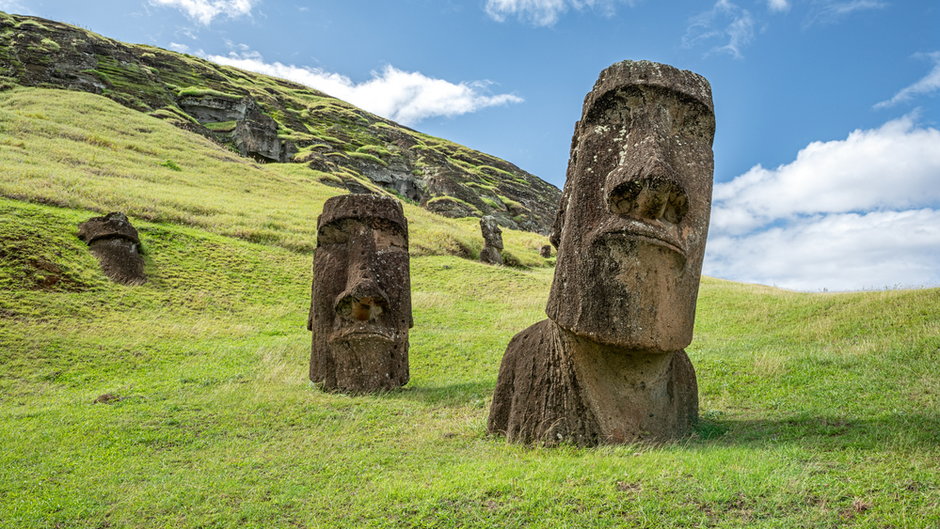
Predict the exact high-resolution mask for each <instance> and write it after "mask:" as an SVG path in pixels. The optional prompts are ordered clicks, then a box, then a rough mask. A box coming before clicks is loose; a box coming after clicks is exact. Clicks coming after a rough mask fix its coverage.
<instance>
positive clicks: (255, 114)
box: [179, 95, 297, 163]
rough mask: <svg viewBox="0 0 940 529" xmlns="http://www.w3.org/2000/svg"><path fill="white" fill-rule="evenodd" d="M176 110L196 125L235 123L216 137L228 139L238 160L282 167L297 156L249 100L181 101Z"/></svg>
mask: <svg viewBox="0 0 940 529" xmlns="http://www.w3.org/2000/svg"><path fill="white" fill-rule="evenodd" d="M179 106H180V108H182V109H183V110H184V111H185V112H186V113H187V114H189V115H190V116H192V117H194V118H196V119H197V120H198V121H199V122H200V123H204V124H205V123H225V122H235V128H234V130H233V131H231V132H217V133H216V134H217V135H220V136H223V137H228V138H230V139H231V141H232V142H233V143H234V144H235V147H237V148H238V151H239V152H240V153H241V155H242V156H251V157H252V158H255V159H257V160H259V161H267V162H282V163H284V162H289V161H290V160H291V158H292V157H293V156H294V153H296V152H297V147H296V146H294V144H293V143H292V142H290V141H287V140H282V139H280V138H278V136H277V122H276V121H274V119H272V118H271V117H270V116H268V115H266V114H265V113H264V112H262V111H261V108H260V107H259V106H258V103H257V102H255V99H254V98H253V97H250V96H248V97H243V98H240V99H236V98H231V97H226V96H223V95H202V96H190V97H181V98H180V99H179Z"/></svg>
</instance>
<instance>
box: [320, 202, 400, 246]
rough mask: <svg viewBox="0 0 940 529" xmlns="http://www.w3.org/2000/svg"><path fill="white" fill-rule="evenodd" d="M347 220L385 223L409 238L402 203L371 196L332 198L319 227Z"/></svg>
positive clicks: (325, 207) (321, 217) (326, 205)
mask: <svg viewBox="0 0 940 529" xmlns="http://www.w3.org/2000/svg"><path fill="white" fill-rule="evenodd" d="M346 219H357V220H377V221H385V222H387V223H389V224H390V225H391V226H393V227H395V228H397V229H398V230H400V231H401V232H402V233H403V234H404V235H405V237H406V239H407V236H408V222H407V221H406V220H405V214H404V211H403V210H402V207H401V203H400V202H398V201H397V200H395V199H393V198H390V197H384V196H379V195H371V194H364V193H361V194H356V193H352V194H348V195H339V196H336V197H332V198H330V199H329V200H327V201H326V203H324V204H323V213H322V214H321V215H320V217H319V219H318V221H317V225H318V226H319V227H323V226H326V225H328V224H331V223H333V222H338V221H342V220H346Z"/></svg>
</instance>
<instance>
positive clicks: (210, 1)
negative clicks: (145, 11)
mask: <svg viewBox="0 0 940 529" xmlns="http://www.w3.org/2000/svg"><path fill="white" fill-rule="evenodd" d="M259 1H260V0H150V3H152V4H155V5H160V6H167V7H175V8H177V9H179V10H180V11H182V12H183V13H185V14H186V15H187V16H188V17H190V18H192V19H194V20H196V21H197V22H199V23H200V24H203V25H209V24H210V23H211V22H212V20H213V19H215V18H216V17H218V16H220V15H224V16H226V17H229V18H235V17H239V16H244V15H248V14H251V10H252V8H254V6H255V4H257V3H258V2H259Z"/></svg>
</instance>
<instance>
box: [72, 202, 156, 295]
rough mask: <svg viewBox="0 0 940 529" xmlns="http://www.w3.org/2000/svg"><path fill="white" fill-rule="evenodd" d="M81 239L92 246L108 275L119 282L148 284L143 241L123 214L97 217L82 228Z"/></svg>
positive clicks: (84, 223) (80, 228)
mask: <svg viewBox="0 0 940 529" xmlns="http://www.w3.org/2000/svg"><path fill="white" fill-rule="evenodd" d="M78 238H79V239H81V240H82V241H84V242H85V243H86V244H88V247H89V249H90V250H91V253H93V254H94V255H95V257H97V258H98V262H99V263H100V264H101V269H102V271H104V274H105V275H106V276H108V277H109V278H111V280H112V281H114V282H116V283H123V284H125V285H139V284H141V283H144V282H146V281H147V275H146V274H144V259H143V257H142V256H141V255H140V238H139V237H138V236H137V230H136V229H134V227H133V226H131V223H130V221H128V220H127V216H126V215H124V214H123V213H117V212H114V213H108V214H107V215H105V216H104V217H93V218H90V219H88V220H86V221H85V222H83V223H81V224H79V225H78Z"/></svg>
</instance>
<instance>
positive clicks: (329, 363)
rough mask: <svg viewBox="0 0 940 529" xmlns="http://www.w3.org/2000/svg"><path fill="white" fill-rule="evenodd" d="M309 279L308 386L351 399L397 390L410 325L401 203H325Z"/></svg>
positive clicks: (404, 376) (404, 371)
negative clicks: (310, 335)
mask: <svg viewBox="0 0 940 529" xmlns="http://www.w3.org/2000/svg"><path fill="white" fill-rule="evenodd" d="M313 274H314V281H313V294H312V300H311V307H310V316H311V320H310V328H311V330H312V331H313V350H312V354H311V360H310V378H311V380H313V381H314V382H317V383H321V384H322V385H323V387H324V388H325V389H327V390H340V391H352V392H358V391H376V390H382V389H393V388H396V387H400V386H402V385H404V384H405V383H406V382H407V381H408V329H409V328H410V327H411V326H412V319H411V279H410V271H409V258H408V223H407V221H406V220H405V216H404V214H403V212H402V207H401V204H400V203H399V202H398V201H397V200H395V199H392V198H389V197H382V196H377V195H367V194H351V195H341V196H337V197H333V198H331V199H329V200H327V201H326V203H325V204H324V206H323V213H322V214H321V215H320V217H319V219H318V222H317V250H316V256H315V257H314V265H313Z"/></svg>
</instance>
